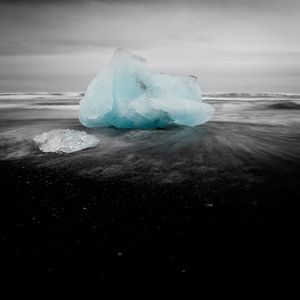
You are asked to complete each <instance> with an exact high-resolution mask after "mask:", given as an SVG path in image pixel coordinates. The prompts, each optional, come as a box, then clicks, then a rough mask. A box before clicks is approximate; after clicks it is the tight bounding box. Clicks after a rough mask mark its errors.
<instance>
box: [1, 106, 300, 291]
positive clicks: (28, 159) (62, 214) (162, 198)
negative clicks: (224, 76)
mask: <svg viewBox="0 0 300 300" xmlns="http://www.w3.org/2000/svg"><path fill="white" fill-rule="evenodd" d="M222 105H225V104H222ZM259 105H260V106H259V107H260V111H261V114H265V111H264V110H263V109H262V106H261V104H259ZM251 109H252V110H253V107H251ZM241 111H242V112H241V113H240V115H242V114H243V113H245V110H244V109H242V110H241ZM42 113H44V112H42ZM255 113H256V112H255ZM268 113H270V112H268ZM287 113H291V112H288V111H287V110H284V111H282V113H281V111H280V110H278V112H277V114H278V116H277V117H276V118H277V119H280V117H281V116H282V114H287ZM295 113H297V112H296V111H295V110H293V112H292V113H291V114H295ZM61 114H62V112H61ZM46 115H48V118H46V117H43V116H41V115H40V116H39V118H34V117H33V116H36V114H35V115H34V114H33V111H30V110H24V109H20V110H19V111H18V110H16V109H10V111H8V110H7V111H5V110H4V109H2V110H1V124H0V126H1V143H0V144H1V145H0V147H1V150H0V153H1V161H0V167H1V173H0V176H1V178H0V180H1V190H2V193H1V196H0V198H1V273H2V275H4V276H5V277H6V278H8V279H9V280H10V281H11V282H13V283H14V282H16V281H18V282H21V283H22V286H23V288H25V290H26V291H27V292H32V291H37V290H38V291H47V290H51V289H56V288H66V287H67V288H68V287H74V286H75V287H76V286H77V285H78V286H80V285H86V284H96V285H97V284H100V283H101V282H107V281H110V282H111V281H112V280H113V281H114V280H119V282H136V281H139V282H149V281H150V280H160V281H161V282H166V281H168V280H173V281H174V280H176V281H177V280H180V281H183V282H185V283H190V282H195V281H196V282H198V283H199V281H201V282H203V278H205V280H206V281H210V282H214V281H215V280H217V279H220V280H226V279H228V278H252V279H253V278H254V279H258V278H277V279H278V278H290V279H291V280H292V279H293V272H294V271H296V270H297V268H298V255H299V254H298V253H299V248H298V247H297V239H298V238H297V231H296V226H298V223H299V218H298V217H299V213H298V208H299V204H298V201H299V199H300V197H299V196H300V195H299V194H300V183H299V175H300V161H299V153H300V144H299V137H300V136H299V133H300V131H299V129H300V127H299V123H297V122H293V123H290V124H280V122H279V124H273V123H270V122H265V123H263V124H262V123H259V122H258V123H255V124H254V123H253V122H252V123H251V122H246V120H245V122H234V121H232V122H229V121H228V120H227V121H218V120H212V122H209V123H207V124H205V125H203V126H199V127H195V128H188V127H181V126H174V127H172V128H169V129H166V130H153V131H137V130H132V131H130V130H117V129H113V128H108V129H93V130H90V129H84V128H83V127H82V126H81V125H80V124H79V123H78V121H77V119H76V118H75V117H73V118H69V117H68V113H66V114H65V116H67V117H65V118H64V119H62V118H61V119H58V118H49V111H48V112H47V114H46V113H45V116H46ZM62 115H63V114H62ZM245 115H246V113H245ZM271 115H272V112H271ZM20 116H22V118H20ZM30 116H31V117H30ZM258 118H259V116H258ZM55 128H70V129H79V130H86V131H87V132H89V133H92V134H95V135H97V136H98V137H99V139H100V144H99V145H98V146H97V147H95V148H91V149H87V150H83V151H80V152H77V153H73V154H47V153H42V152H40V150H39V149H38V148H37V146H36V145H35V144H34V143H33V141H32V137H33V136H34V135H36V134H38V133H40V132H43V131H46V130H50V129H55Z"/></svg>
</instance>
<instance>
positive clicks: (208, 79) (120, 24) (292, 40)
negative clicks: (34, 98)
mask: <svg viewBox="0 0 300 300" xmlns="http://www.w3.org/2000/svg"><path fill="white" fill-rule="evenodd" d="M40 2H42V1H37V0H36V1H34V0H32V1H21V0H20V1H1V0H0V92H9V91H84V90H85V89H86V87H87V85H88V83H89V82H90V81H91V79H92V78H93V77H94V75H95V74H96V73H97V70H99V69H100V68H101V67H103V66H105V65H107V64H108V63H109V60H110V58H111V56H112V54H113V52H114V50H115V49H116V48H118V47H123V48H125V49H128V50H129V51H132V52H134V53H136V54H139V55H141V56H143V57H145V58H146V59H147V64H148V66H149V69H150V70H153V71H159V72H165V73H174V74H195V75H197V76H198V78H199V81H200V84H201V88H202V90H203V91H204V92H218V91H219V92H222V91H245V92H247V91H249V92H264V91H266V92H268V91H270V92H300V1H299V0H264V1H263V0H203V1H201V0H199V1H195V0H194V1H193V0H184V1H176V0H175V1H171V0H166V1H162V0H160V1H159V0H157V1H147V0H144V1H137V0H136V1H134V0H125V1H121V0H119V1H117V0H114V1H100V0H97V1H84V2H83V1H79V0H77V1H76V0H74V1H72V0H67V1H58V0H57V1H50V0H49V1H43V2H42V3H40Z"/></svg>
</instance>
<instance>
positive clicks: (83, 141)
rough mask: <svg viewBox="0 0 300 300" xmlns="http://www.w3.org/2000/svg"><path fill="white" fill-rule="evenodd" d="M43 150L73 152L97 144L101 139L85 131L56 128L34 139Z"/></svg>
mask: <svg viewBox="0 0 300 300" xmlns="http://www.w3.org/2000/svg"><path fill="white" fill-rule="evenodd" d="M33 140H34V141H35V142H36V143H37V145H38V146H39V148H40V150H41V151H43V152H56V153H71V152H76V151H79V150H82V149H86V148H89V147H93V146H96V145H97V144H98V143H99V140H98V139H97V138H96V137H95V136H93V135H90V134H87V133H86V132H84V131H78V130H70V129H55V130H51V131H48V132H44V133H42V134H40V135H38V136H36V137H35V138H34V139H33Z"/></svg>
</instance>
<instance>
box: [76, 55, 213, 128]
mask: <svg viewBox="0 0 300 300" xmlns="http://www.w3.org/2000/svg"><path fill="white" fill-rule="evenodd" d="M213 113H214V108H213V107H212V106H211V105H209V104H206V103H203V102H201V90H200V86H199V83H198V81H197V78H196V77H195V76H171V75H168V74H161V73H151V72H149V71H148V70H147V69H146V65H145V59H144V58H142V57H140V56H138V55H134V54H131V53H129V52H128V51H126V50H124V49H117V50H116V52H115V54H114V55H113V58H112V61H111V63H110V65H109V66H108V67H107V68H105V69H103V70H101V71H100V72H99V73H98V75H97V76H96V78H95V79H94V80H93V81H92V82H91V83H90V85H89V86H88V88H87V90H86V92H85V95H84V97H83V98H82V99H81V101H80V116H79V119H80V122H81V123H82V124H83V125H85V126H87V127H107V126H114V127H117V128H141V129H150V128H165V127H167V126H168V125H170V124H172V123H177V124H182V125H188V126H195V125H200V124H203V123H205V122H207V121H208V120H209V119H210V118H211V117H212V115H213Z"/></svg>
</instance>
